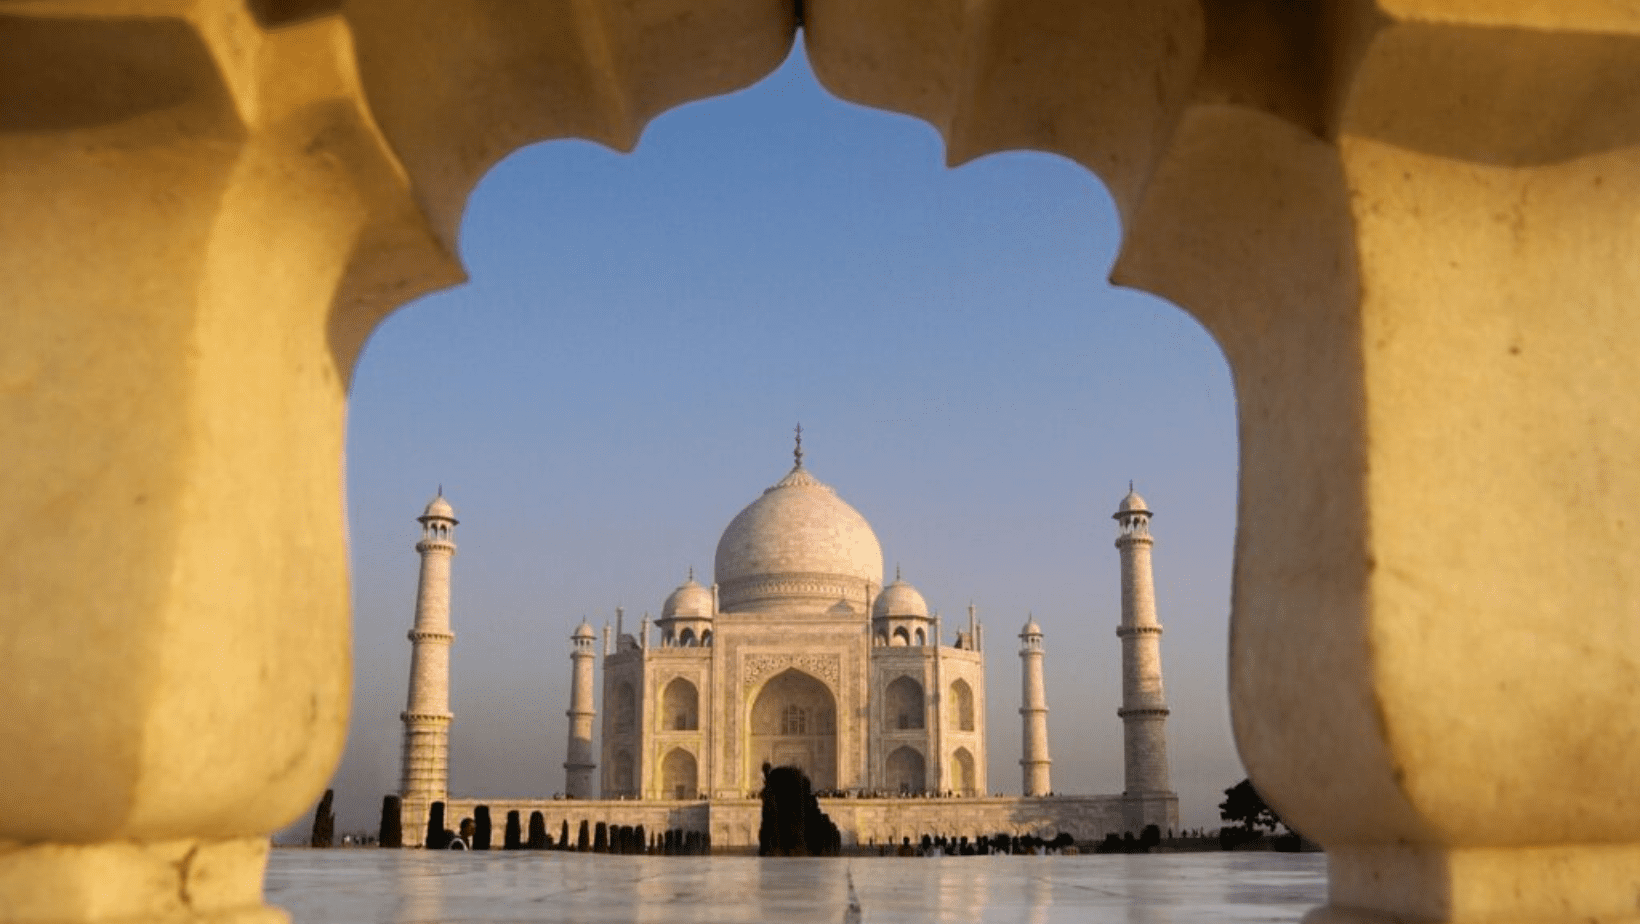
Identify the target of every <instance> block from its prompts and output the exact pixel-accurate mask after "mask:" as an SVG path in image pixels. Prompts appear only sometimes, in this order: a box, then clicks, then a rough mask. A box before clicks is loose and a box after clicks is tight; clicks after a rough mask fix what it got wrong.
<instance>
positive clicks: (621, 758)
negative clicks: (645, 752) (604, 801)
mask: <svg viewBox="0 0 1640 924" xmlns="http://www.w3.org/2000/svg"><path fill="white" fill-rule="evenodd" d="M611 769H612V771H613V772H612V775H611V782H612V783H614V785H615V795H621V796H630V795H633V794H634V792H633V790H634V788H635V787H634V786H633V785H632V755H631V754H628V753H627V752H625V751H616V752H615V763H614V766H613V767H612V768H611Z"/></svg>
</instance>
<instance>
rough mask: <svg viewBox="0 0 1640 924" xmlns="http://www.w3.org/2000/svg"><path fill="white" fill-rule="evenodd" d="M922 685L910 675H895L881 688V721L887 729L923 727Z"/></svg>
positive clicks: (901, 729)
mask: <svg viewBox="0 0 1640 924" xmlns="http://www.w3.org/2000/svg"><path fill="white" fill-rule="evenodd" d="M923 711H924V709H923V686H922V684H920V683H918V682H917V681H916V680H913V679H912V678H910V677H905V676H901V677H896V678H895V679H894V680H893V681H892V682H891V683H889V685H888V686H887V687H885V688H884V689H883V721H884V722H885V723H886V724H885V728H886V729H887V730H888V731H909V730H912V729H919V728H923V727H924V726H925V725H926V724H927V723H926V722H925V720H924V718H923Z"/></svg>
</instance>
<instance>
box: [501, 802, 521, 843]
mask: <svg viewBox="0 0 1640 924" xmlns="http://www.w3.org/2000/svg"><path fill="white" fill-rule="evenodd" d="M521 817H522V816H520V815H519V814H518V809H513V810H512V811H510V812H508V813H507V830H506V833H504V834H503V835H502V837H503V840H502V841H501V849H502V850H517V849H519V848H520V847H523V846H524V825H523V822H521V821H520V820H519V819H520V818H521Z"/></svg>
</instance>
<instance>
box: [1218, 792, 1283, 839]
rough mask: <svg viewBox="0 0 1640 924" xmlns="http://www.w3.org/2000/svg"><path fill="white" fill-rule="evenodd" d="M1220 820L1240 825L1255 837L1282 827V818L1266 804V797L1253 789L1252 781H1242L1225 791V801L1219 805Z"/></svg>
mask: <svg viewBox="0 0 1640 924" xmlns="http://www.w3.org/2000/svg"><path fill="white" fill-rule="evenodd" d="M1219 818H1221V819H1223V820H1224V821H1228V822H1232V823H1234V824H1236V825H1239V826H1240V827H1241V828H1242V829H1243V830H1244V831H1246V832H1247V833H1248V834H1251V835H1253V836H1257V835H1258V834H1260V833H1262V832H1263V831H1264V830H1266V829H1268V830H1270V831H1274V830H1275V829H1276V828H1277V827H1280V826H1282V821H1281V816H1280V815H1277V814H1276V812H1275V809H1272V808H1270V807H1269V806H1268V805H1265V804H1264V797H1263V796H1261V795H1259V794H1258V790H1256V789H1254V788H1253V782H1252V781H1251V780H1242V781H1241V782H1240V783H1237V784H1236V785H1234V786H1232V787H1230V788H1229V789H1226V790H1225V791H1224V801H1223V802H1220V803H1219Z"/></svg>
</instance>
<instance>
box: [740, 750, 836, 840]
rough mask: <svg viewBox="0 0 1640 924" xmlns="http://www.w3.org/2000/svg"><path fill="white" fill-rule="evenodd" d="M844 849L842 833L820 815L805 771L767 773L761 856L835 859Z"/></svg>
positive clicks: (775, 769)
mask: <svg viewBox="0 0 1640 924" xmlns="http://www.w3.org/2000/svg"><path fill="white" fill-rule="evenodd" d="M842 846H843V841H842V832H840V831H838V830H837V825H835V824H833V823H832V820H831V819H830V818H827V817H826V814H825V813H824V812H822V811H820V800H819V799H818V798H816V797H815V795H814V792H813V790H812V789H811V788H810V786H809V778H808V777H807V776H806V775H804V773H803V771H801V770H799V769H797V768H796V767H773V768H767V769H765V770H764V772H763V817H762V823H761V824H760V825H759V826H758V830H757V852H758V855H759V856H765V857H835V856H837V855H838V854H839V853H841V852H842Z"/></svg>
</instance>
